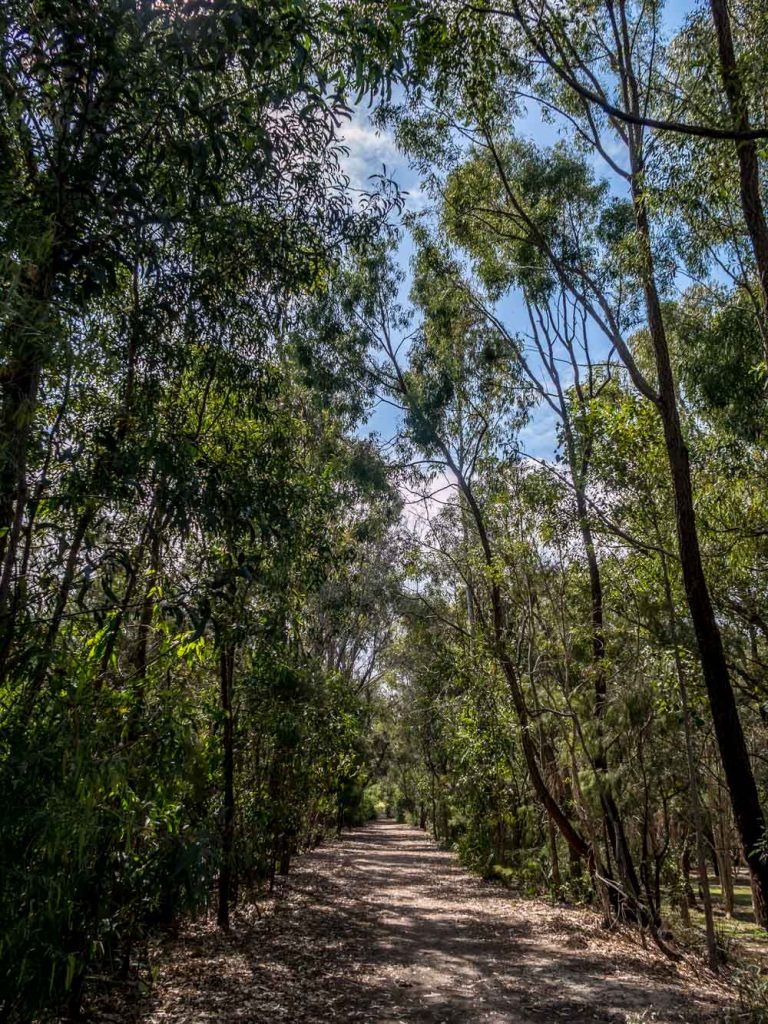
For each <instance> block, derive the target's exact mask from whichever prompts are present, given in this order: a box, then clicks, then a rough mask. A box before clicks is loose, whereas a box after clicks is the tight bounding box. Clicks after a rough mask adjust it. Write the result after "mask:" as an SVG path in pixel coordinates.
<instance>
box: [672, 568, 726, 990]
mask: <svg viewBox="0 0 768 1024" xmlns="http://www.w3.org/2000/svg"><path fill="white" fill-rule="evenodd" d="M661 569H662V574H663V579H664V596H665V599H666V604H667V616H668V618H669V626H670V632H671V634H672V652H673V655H674V659H675V672H676V674H677V687H678V692H679V693H680V704H681V706H682V709H683V732H684V734H685V758H686V763H687V766H688V786H689V796H690V801H691V817H692V818H693V830H694V834H695V837H696V865H697V868H698V872H699V888H700V889H701V902H702V905H703V907H704V925H705V929H706V935H707V961H708V963H709V966H710V967H711V969H712V970H713V971H716V970H717V968H718V955H717V937H716V935H715V922H714V917H713V916H712V894H711V893H710V891H709V875H708V874H707V855H706V847H705V845H704V820H703V815H702V811H701V793H700V791H699V776H698V772H697V771H696V754H695V751H694V747H693V727H692V725H691V709H690V704H689V701H688V684H687V682H686V678H685V671H684V669H683V662H682V659H681V657H680V648H679V646H678V643H677V616H676V615H675V604H674V599H673V594H672V584H671V582H670V579H669V567H668V566H667V559H666V556H665V555H663V554H662V556H661ZM689 867H690V853H689V852H688V846H687V843H686V846H685V849H684V850H683V881H684V884H685V887H686V891H685V893H684V896H683V902H684V903H685V906H686V909H687V908H688V906H689V905H690V904H691V899H690V896H689V895H688V890H689V889H690V882H689V881H688V871H689ZM692 895H693V894H692V893H691V896H692Z"/></svg>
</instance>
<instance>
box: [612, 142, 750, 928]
mask: <svg viewBox="0 0 768 1024" xmlns="http://www.w3.org/2000/svg"><path fill="white" fill-rule="evenodd" d="M632 199H633V203H634V209H635V221H636V226H637V234H638V240H639V243H640V247H641V256H642V261H643V264H644V274H643V289H644V293H645V304H646V313H647V317H648V328H649V332H650V336H651V341H652V343H653V349H654V355H655V361H656V373H657V377H658V386H659V402H658V408H659V413H660V415H661V420H662V424H663V428H664V439H665V443H666V449H667V457H668V461H669V468H670V474H671V477H672V487H673V491H674V496H675V526H676V529H677V543H678V551H679V554H680V564H681V567H682V572H683V582H684V585H685V593H686V597H687V600H688V608H689V610H690V614H691V621H692V623H693V628H694V632H695V634H696V641H697V645H698V649H699V655H700V658H701V666H702V671H703V674H704V681H705V683H706V687H707V695H708V697H709V705H710V708H711V711H712V719H713V722H714V726H715V735H716V737H717V745H718V748H719V751H720V757H721V760H722V763H723V768H724V770H725V777H726V781H727V785H728V791H729V793H730V796H731V803H732V805H733V813H734V818H735V820H736V826H737V829H738V832H739V836H740V838H741V842H742V845H743V847H744V854H745V857H746V859H747V863H748V865H749V870H750V874H751V876H752V880H753V887H754V891H755V893H756V899H755V920H756V921H757V923H758V924H759V925H761V926H762V927H764V928H765V927H766V926H768V862H765V861H763V860H762V859H761V857H760V854H759V848H760V846H761V844H762V842H763V841H764V837H765V820H764V818H763V812H762V809H761V807H760V801H759V798H758V793H757V786H756V784H755V777H754V774H753V772H752V766H751V764H750V760H749V754H748V752H747V744H746V740H745V738H744V731H743V729H742V727H741V720H740V719H739V714H738V710H737V707H736V698H735V696H734V692H733V688H732V686H731V681H730V677H729V674H728V666H727V663H726V659H725V651H724V649H723V641H722V636H721V634H720V628H719V626H718V624H717V619H716V618H715V613H714V609H713V607H712V600H711V597H710V593H709V587H708V585H707V580H706V576H705V573H704V566H703V564H702V559H701V549H700V547H699V536H698V528H697V524H696V512H695V509H694V504H693V489H692V485H691V469H690V462H689V458H688V449H687V447H686V444H685V441H684V439H683V433H682V428H681V424H680V416H679V411H678V406H677V394H676V391H675V382H674V377H673V374H672V364H671V362H670V357H669V346H668V344H667V335H666V328H665V326H664V320H663V317H662V312H661V304H660V301H659V296H658V292H657V290H656V283H655V280H654V270H653V256H652V251H651V241H650V229H649V224H648V212H647V209H646V206H645V197H644V192H643V188H642V169H641V167H640V165H639V163H638V161H637V157H636V154H634V153H633V176H632Z"/></svg>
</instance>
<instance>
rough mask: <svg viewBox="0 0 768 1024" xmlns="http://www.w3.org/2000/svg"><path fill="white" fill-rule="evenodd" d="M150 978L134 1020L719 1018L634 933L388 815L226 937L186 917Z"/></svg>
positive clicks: (700, 982) (458, 1022) (448, 1022)
mask: <svg viewBox="0 0 768 1024" xmlns="http://www.w3.org/2000/svg"><path fill="white" fill-rule="evenodd" d="M156 971H157V983H156V986H155V989H154V993H153V995H152V997H151V998H149V999H147V1000H145V1001H143V1003H142V1005H140V1006H134V1008H133V1011H132V1013H131V1015H130V1016H131V1018H132V1019H133V1020H135V1021H142V1022H147V1024H161V1022H166V1024H167V1022H169V1021H172V1022H174V1024H193V1022H194V1024H208V1022H210V1024H213V1022H217V1024H230V1022H235V1021H238V1022H239V1021H243V1022H249V1024H283V1022H286V1024H305V1022H307V1024H308V1022H310V1021H312V1022H320V1024H324V1022H331V1021H338V1022H345V1021H350V1022H363V1021H365V1022H376V1024H379V1022H381V1024H398V1022H417V1021H418V1022H422V1024H442V1022H444V1024H481V1022H483V1024H502V1022H509V1024H512V1022H514V1024H544V1022H557V1021H568V1022H574V1024H577V1022H578V1024H580V1022H586V1021H590V1022H594V1021H598V1022H601V1024H619V1022H623V1024H629V1022H632V1024H635V1022H637V1024H639V1022H641V1021H656V1022H673V1021H675V1022H679V1021H686V1022H700V1021H702V1022H703V1021H713V1020H717V1019H720V1013H721V1012H722V1006H723V998H724V997H723V993H722V991H721V990H719V989H718V988H717V987H716V986H715V985H713V984H712V983H711V982H710V981H707V980H705V979H706V976H705V975H704V974H703V973H702V975H701V976H699V977H697V975H696V974H695V973H694V968H693V967H692V966H691V965H689V964H684V965H682V966H676V965H672V964H670V963H669V962H668V961H666V960H664V959H663V958H662V957H661V956H660V954H658V953H657V952H656V951H655V949H650V948H649V949H643V948H642V947H641V945H640V943H639V941H638V939H637V936H634V937H631V938H630V937H629V936H624V935H616V934H613V933H612V934H607V933H605V932H603V931H602V930H600V929H599V927H597V925H596V922H595V919H594V915H592V914H590V913H589V912H587V911H583V910H573V909H559V908H553V907H551V906H550V905H548V904H546V903H544V902H541V901H535V900H533V901H532V900H520V899H516V898H514V897H513V896H511V895H510V893H509V892H508V891H506V890H504V889H503V888H501V887H499V886H496V885H491V884H488V883H484V882H482V881H480V880H479V879H477V878H474V877H472V876H470V875H469V874H468V873H467V872H466V871H464V870H463V869H462V868H461V867H460V866H459V865H458V863H457V861H456V858H455V857H454V856H453V855H452V854H450V853H447V852H444V851H442V850H440V849H439V848H438V847H437V846H436V844H435V843H434V842H433V841H432V840H431V839H430V838H429V837H428V836H426V835H425V834H424V833H423V832H421V831H419V830H418V829H415V828H411V827H409V826H406V825H398V824H395V823H394V822H390V821H381V822H376V823H375V824H372V825H370V826H367V827H366V828H361V829H357V830H356V831H354V832H351V833H349V834H347V835H346V836H345V837H344V838H343V839H342V840H341V841H340V842H338V843H332V844H329V845H328V846H325V847H321V848H320V849H318V850H316V851H314V852H313V853H311V854H308V855H307V856H305V857H302V858H300V860H299V861H298V862H297V863H296V867H295V870H294V871H293V872H292V873H291V875H290V876H289V877H288V878H287V879H286V880H284V881H281V884H280V889H279V892H278V894H277V898H276V899H275V900H274V901H271V902H270V903H269V904H268V905H266V906H263V907H261V908H260V910H259V911H258V913H256V912H255V910H254V909H253V908H251V910H250V913H248V912H246V911H241V912H240V914H239V916H238V917H237V918H236V922H235V926H234V927H233V930H232V932H231V933H230V935H229V936H222V935H221V934H220V933H218V932H217V931H216V930H215V928H214V927H213V924H212V922H210V921H208V922H206V921H200V922H197V923H196V924H194V925H192V926H190V928H189V929H188V930H187V931H186V932H185V933H184V934H182V935H181V936H180V937H179V938H178V939H177V940H175V941H174V942H173V943H171V944H166V945H164V946H163V947H161V949H160V950H158V952H157V959H156ZM110 1016H111V1015H109V1014H105V1015H104V1016H103V1019H105V1020H106V1019H108V1018H109V1017H110ZM122 1016H123V1015H122V1014H121V1017H122ZM113 1019H114V1018H113Z"/></svg>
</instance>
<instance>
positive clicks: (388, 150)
mask: <svg viewBox="0 0 768 1024" xmlns="http://www.w3.org/2000/svg"><path fill="white" fill-rule="evenodd" d="M693 8H694V4H692V3H690V2H689V0H672V2H671V3H668V4H667V6H666V8H665V13H664V19H663V20H664V27H665V30H666V33H667V35H668V36H671V35H674V33H675V32H676V31H677V30H678V29H679V28H680V26H681V25H682V23H683V21H684V19H685V17H686V15H687V14H688V13H689V12H690V11H691V10H692V9H693ZM516 127H517V131H518V134H519V135H521V136H523V137H527V138H530V139H533V140H534V141H536V142H537V143H538V144H543V145H549V144H551V143H553V142H554V141H556V140H557V139H558V138H559V137H560V133H559V130H558V127H557V126H556V125H555V124H552V123H549V122H545V121H543V120H542V118H541V113H540V111H539V109H538V108H537V107H536V106H535V105H534V104H531V105H530V107H529V109H528V112H527V114H526V116H525V117H523V118H521V119H519V120H518V122H517V126H516ZM344 136H345V142H346V145H347V147H348V149H349V156H348V158H347V159H346V160H345V169H346V171H347V174H348V175H349V177H350V180H351V184H352V187H353V188H359V189H366V188H368V187H370V181H369V179H370V176H371V175H375V174H380V173H381V171H382V167H383V166H384V167H386V169H387V173H388V174H389V175H390V176H391V177H392V178H394V180H395V181H397V183H398V185H399V186H400V188H401V189H402V190H403V191H404V192H407V193H408V199H407V207H408V208H409V209H412V210H417V209H421V208H423V206H424V205H425V196H424V193H423V191H422V188H421V185H420V181H419V177H418V175H417V173H416V172H415V171H414V170H413V169H412V168H411V167H410V165H409V163H408V160H407V159H406V158H405V157H404V156H403V154H402V153H400V152H399V151H398V149H397V146H396V145H395V142H394V140H393V138H392V137H391V136H390V135H389V134H387V133H384V132H381V131H379V130H377V129H376V128H374V127H373V125H372V124H371V121H370V118H369V115H368V112H367V111H366V109H364V108H361V109H358V110H357V111H355V113H354V116H353V118H352V121H351V122H350V124H349V126H348V127H347V129H346V130H345V132H344ZM595 166H596V169H597V171H598V173H599V174H601V175H602V174H603V173H604V164H603V163H602V161H601V160H600V158H599V157H597V158H596V163H595ZM411 252H412V249H411V245H410V241H409V239H408V238H407V236H404V238H403V242H402V244H401V246H400V250H399V253H398V259H399V263H400V265H401V267H402V268H403V270H404V271H405V273H406V275H408V274H409V261H410V256H411ZM407 290H408V289H407V281H406V287H405V288H404V291H403V298H404V299H407ZM500 311H501V312H502V313H503V316H504V320H505V323H506V324H507V325H508V326H509V327H511V328H514V325H515V324H517V323H519V324H520V325H521V328H522V327H524V326H525V325H527V322H528V321H527V315H526V313H525V309H524V306H523V303H522V301H521V300H520V297H519V296H518V295H515V294H511V295H510V296H509V297H508V298H507V299H505V300H504V301H503V303H502V304H501V306H500ZM599 345H600V343H599V341H598V342H596V354H598V357H599V353H600V351H601V350H600V347H599ZM603 352H604V349H603ZM397 429H398V414H397V411H396V410H395V409H393V408H392V406H390V405H387V404H380V405H379V406H378V407H377V408H376V409H375V411H374V413H373V415H372V416H371V418H370V419H369V421H368V423H367V425H366V426H365V427H364V428H363V433H365V434H369V433H371V432H375V433H377V434H378V435H379V436H380V437H381V439H382V440H388V439H389V438H390V437H392V436H393V435H394V434H395V433H396V432H397ZM521 443H522V447H523V450H524V451H525V452H526V453H528V454H529V455H531V456H533V457H534V458H538V459H550V458H551V457H552V454H553V451H554V443H555V417H554V413H553V412H552V411H551V409H549V407H548V406H544V407H540V408H538V409H537V410H536V411H535V413H534V415H533V417H532V419H531V422H530V424H529V425H528V426H527V427H526V428H525V430H524V432H523V435H522V437H521Z"/></svg>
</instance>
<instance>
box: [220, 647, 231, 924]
mask: <svg viewBox="0 0 768 1024" xmlns="http://www.w3.org/2000/svg"><path fill="white" fill-rule="evenodd" d="M234 660H235V652H234V649H233V647H232V646H231V645H230V644H226V643H225V644H223V646H222V648H221V651H220V654H219V681H220V700H221V710H222V712H223V715H224V734H223V738H222V753H223V763H222V768H223V783H224V807H223V817H222V826H221V869H220V871H219V907H218V914H217V922H218V925H219V928H223V929H225V930H226V929H228V928H229V908H230V902H231V899H232V876H233V853H234V837H235V748H234V721H233V718H232V678H233V675H234Z"/></svg>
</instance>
